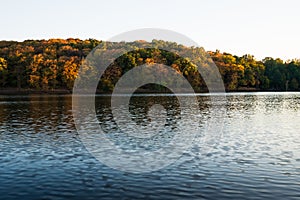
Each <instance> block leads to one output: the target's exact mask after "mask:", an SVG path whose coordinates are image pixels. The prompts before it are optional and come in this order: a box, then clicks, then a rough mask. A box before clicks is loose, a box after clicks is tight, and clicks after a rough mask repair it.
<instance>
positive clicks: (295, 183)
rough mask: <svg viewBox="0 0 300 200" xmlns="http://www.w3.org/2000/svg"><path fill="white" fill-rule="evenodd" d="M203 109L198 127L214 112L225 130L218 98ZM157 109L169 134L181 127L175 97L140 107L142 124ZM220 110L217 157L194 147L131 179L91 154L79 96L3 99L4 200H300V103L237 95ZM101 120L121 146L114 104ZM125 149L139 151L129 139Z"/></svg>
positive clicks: (100, 111)
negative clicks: (75, 103)
mask: <svg viewBox="0 0 300 200" xmlns="http://www.w3.org/2000/svg"><path fill="white" fill-rule="evenodd" d="M186 98H187V100H188V98H189V97H188V96H187V97H186ZM198 100H199V110H200V113H201V115H200V116H199V117H200V119H201V120H200V123H199V127H200V128H201V127H203V124H205V123H206V121H207V120H208V118H209V117H211V116H212V112H214V113H213V114H214V115H213V116H216V120H218V110H216V109H214V110H212V109H211V102H210V98H209V96H208V95H199V96H198ZM153 103H160V104H162V105H164V106H165V108H167V111H168V116H169V121H168V122H167V123H168V124H169V126H168V127H172V128H174V127H175V128H176V126H181V124H178V123H176V119H177V117H178V116H179V115H180V107H179V106H178V102H177V101H176V97H173V96H162V95H145V96H143V95H137V96H136V97H133V98H132V101H131V106H132V110H131V113H132V115H133V117H134V118H135V120H136V123H140V124H143V123H147V122H148V121H147V120H148V118H147V116H146V113H147V106H146V108H145V105H152V104H153ZM219 104H220V106H222V107H224V108H226V117H225V118H224V120H223V121H222V123H223V129H222V130H223V135H222V138H221V139H220V141H219V142H218V143H217V144H215V145H213V146H212V148H211V149H210V151H209V152H207V153H205V154H203V153H202V152H201V149H202V147H201V145H199V144H194V145H193V146H192V148H190V149H189V150H188V151H186V152H185V153H184V154H183V156H182V157H181V158H180V159H179V160H178V161H177V162H175V163H173V164H172V165H170V166H168V167H166V168H164V169H162V170H159V171H155V172H150V173H145V174H132V173H126V172H122V171H118V170H115V169H111V168H109V167H107V166H105V165H103V164H101V163H100V162H99V161H97V160H96V159H95V158H94V157H93V156H92V155H91V154H90V153H89V152H88V151H87V150H86V148H85V147H84V145H83V144H82V142H81V141H80V139H79V137H78V134H77V132H76V129H75V125H74V122H73V119H72V101H71V96H47V95H44V96H43V95H41V96H39V95H29V96H0V141H1V143H0V197H1V199H53V198H55V199H83V198H84V199H99V198H123V199H132V198H139V199H140V198H151V199H174V198H176V199H181V198H191V199H195V198H197V199H266V198H268V199H269V198H272V199H299V196H300V182H299V180H300V137H299V130H300V94H299V93H229V94H228V95H227V101H223V100H220V102H219ZM96 110H97V116H98V119H99V121H100V122H101V126H102V127H103V129H104V130H106V131H107V132H108V134H109V137H111V138H112V139H115V140H116V142H118V139H119V138H114V137H117V135H115V134H114V130H116V127H115V122H114V120H113V117H112V116H111V113H110V97H109V96H97V97H96ZM120 112H121V113H122V109H120ZM197 117H198V116H197ZM216 123H217V122H216ZM172 128H171V129H168V131H169V132H170V134H172ZM184 128H185V129H187V130H192V129H193V128H195V127H184ZM118 137H119V136H118ZM119 142H120V143H123V144H127V146H128V148H131V146H130V144H132V142H131V141H129V140H128V141H126V137H122V140H121V141H119ZM163 142H168V140H166V141H163ZM162 144H163V143H162ZM125 146H126V145H125Z"/></svg>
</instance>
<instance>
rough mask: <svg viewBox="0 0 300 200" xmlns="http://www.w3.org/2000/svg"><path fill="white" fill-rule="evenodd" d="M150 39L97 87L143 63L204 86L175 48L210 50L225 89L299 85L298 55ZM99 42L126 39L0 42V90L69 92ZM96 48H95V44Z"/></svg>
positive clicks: (107, 87)
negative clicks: (285, 56) (283, 56)
mask: <svg viewBox="0 0 300 200" xmlns="http://www.w3.org/2000/svg"><path fill="white" fill-rule="evenodd" d="M137 43H139V44H140V43H146V42H145V41H135V42H132V43H130V44H128V45H130V46H131V47H132V46H133V47H135V46H137ZM152 43H154V44H155V46H156V47H157V48H155V49H153V48H135V50H134V51H130V52H127V53H125V54H123V55H122V56H120V57H119V58H117V59H116V60H115V61H114V62H113V63H112V64H111V65H110V66H109V68H107V70H106V71H105V73H104V74H103V76H102V77H101V80H100V82H99V85H98V91H99V92H111V91H112V90H113V88H114V85H115V84H116V82H117V81H118V79H119V78H120V77H121V76H122V75H123V74H124V73H126V72H127V71H128V70H130V69H131V68H133V67H136V66H139V65H141V64H144V63H147V64H149V65H151V64H153V63H161V64H165V65H168V66H171V67H172V68H174V69H176V70H177V71H178V72H179V73H181V74H182V75H184V76H185V77H186V78H187V80H188V81H189V82H190V83H191V85H192V86H193V88H194V89H195V91H196V92H202V91H206V90H207V88H206V85H205V82H204V81H203V79H202V77H201V74H199V72H198V71H197V70H196V65H195V63H193V62H192V61H191V60H188V59H185V58H182V57H180V56H178V55H177V54H176V51H181V52H189V54H191V55H194V56H199V55H200V57H205V54H209V55H210V57H211V58H212V60H213V61H214V63H215V64H216V66H217V67H218V69H219V71H220V73H221V76H222V78H223V81H224V85H225V88H226V90H227V91H241V90H244V91H249V90H258V91H299V89H300V88H299V86H300V85H299V84H300V60H297V59H294V60H289V61H285V62H284V61H283V60H281V59H279V58H276V59H274V58H271V57H266V58H265V59H263V60H256V59H255V58H254V56H252V55H243V56H236V55H231V54H229V53H221V52H220V51H218V50H216V51H214V52H212V51H209V52H203V51H202V50H203V49H201V48H196V47H185V46H183V45H179V44H176V43H172V42H166V41H160V40H153V41H152ZM99 44H105V48H107V51H108V53H109V52H115V51H116V50H118V49H122V48H124V44H116V43H110V42H103V41H99V40H95V39H88V40H80V39H72V38H70V39H49V40H25V41H23V42H16V41H0V89H2V90H4V89H16V90H27V91H31V90H32V91H51V90H59V89H63V90H66V91H71V90H72V87H73V84H74V80H75V79H76V78H77V76H78V71H79V68H80V66H81V65H82V64H83V63H84V60H85V58H86V57H87V55H88V54H89V53H90V52H91V51H92V50H93V49H95V47H97V46H98V45H99ZM164 47H168V49H172V52H169V51H165V50H162V49H164ZM173 50H174V51H173ZM174 52H175V53H174ZM94 53H97V48H96V50H94ZM95 73H96V72H95ZM161 73H163V71H162V72H161ZM166 78H167V75H166ZM149 87H150V86H149ZM152 87H153V86H152ZM146 89H147V87H146ZM148 89H150V88H148Z"/></svg>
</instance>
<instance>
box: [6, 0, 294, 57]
mask: <svg viewBox="0 0 300 200" xmlns="http://www.w3.org/2000/svg"><path fill="white" fill-rule="evenodd" d="M0 8H1V9H0V10H1V11H0V19H1V20H0V27H1V28H0V40H17V41H23V40H26V39H49V38H65V39H66V38H80V39H88V38H95V39H99V40H106V39H109V38H111V37H113V36H115V35H118V34H120V33H122V32H126V31H130V30H134V29H139V28H163V29H169V30H172V31H176V32H179V33H181V34H184V35H186V36H187V37H189V38H191V39H193V40H194V41H196V42H197V43H198V44H199V45H200V46H202V47H204V48H205V49H206V50H216V49H219V50H220V51H221V52H228V53H231V54H235V55H239V56H242V55H244V54H251V55H254V56H255V57H256V58H257V59H263V58H264V57H269V56H270V57H274V58H278V57H279V58H282V59H283V60H287V59H294V58H300V12H299V8H300V1H298V0H280V1H278V0H251V1H243V0H181V1H179V0H148V1H146V0H123V1H122V0H119V1H117V0H103V1H101V0H49V1H47V0H0Z"/></svg>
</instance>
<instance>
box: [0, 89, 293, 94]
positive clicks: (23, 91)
mask: <svg viewBox="0 0 300 200" xmlns="http://www.w3.org/2000/svg"><path fill="white" fill-rule="evenodd" d="M226 92H285V90H261V89H257V88H239V89H237V90H228V91H226ZM288 92H293V91H288ZM96 93H97V94H110V93H111V92H104V91H100V90H98V91H97V92H96ZM135 93H150V94H151V93H170V92H166V91H157V90H147V89H139V90H137V91H135ZM198 93H208V91H202V92H198ZM29 94H52V95H60V94H61V95H66V94H72V90H69V89H52V90H34V89H18V88H1V89H0V95H29Z"/></svg>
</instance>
